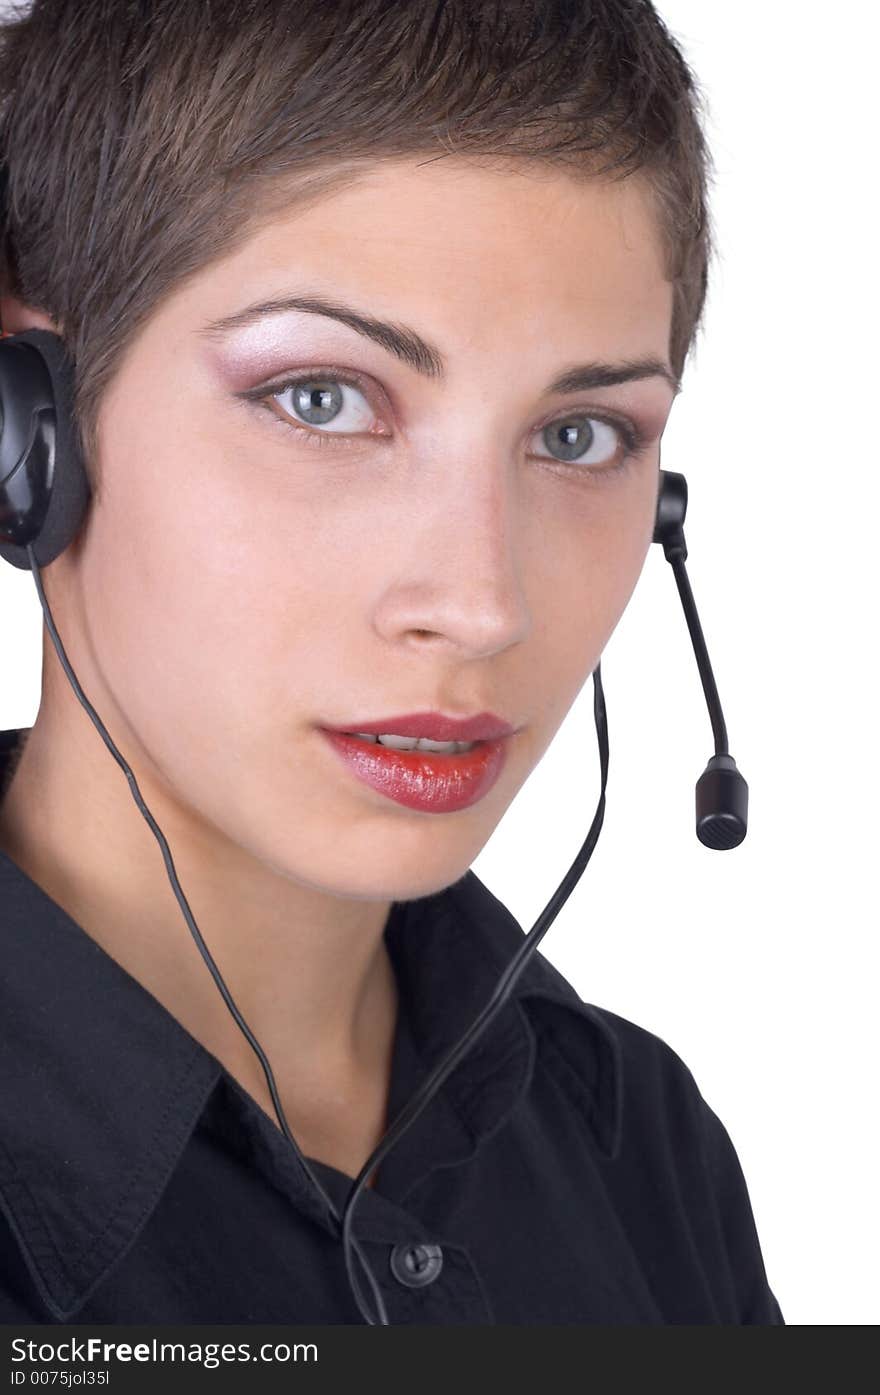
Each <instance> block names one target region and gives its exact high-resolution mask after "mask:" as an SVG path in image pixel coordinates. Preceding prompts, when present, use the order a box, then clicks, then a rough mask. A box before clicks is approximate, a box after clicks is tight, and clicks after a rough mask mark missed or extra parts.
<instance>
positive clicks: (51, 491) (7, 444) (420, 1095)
mask: <svg viewBox="0 0 880 1395" xmlns="http://www.w3.org/2000/svg"><path fill="white" fill-rule="evenodd" d="M6 173H7V172H6V168H5V167H4V166H2V165H0V227H2V226H5V223H4V222H3V221H2V204H3V193H4V185H5V178H6ZM73 391H74V364H73V361H72V359H71V357H70V355H69V354H68V351H67V349H66V346H65V344H64V341H63V340H62V338H61V337H60V336H58V335H56V334H54V333H52V332H50V331H48V330H42V329H32V330H26V331H25V332H23V333H20V334H3V333H2V331H0V557H2V558H4V559H5V560H6V561H7V562H11V563H12V565H13V566H14V567H20V568H22V569H28V568H29V569H30V571H31V572H32V574H33V578H34V583H35V585H36V588H37V595H38V596H39V600H40V605H41V606H42V609H43V615H44V618H45V623H46V627H47V629H48V631H49V634H50V636H51V638H52V642H53V644H54V646H55V650H56V652H57V654H58V658H59V661H60V663H61V666H62V668H63V669H64V672H65V673H66V674H67V677H68V678H69V680H70V683H71V685H72V687H73V690H74V692H75V693H76V696H77V698H78V699H79V701H80V703H81V704H82V706H83V707H84V708H85V709H86V711H87V713H88V715H89V716H90V717H91V719H92V721H93V722H94V724H95V726H96V727H97V729H98V732H99V733H100V735H101V737H102V739H103V741H104V744H105V745H106V746H107V748H108V750H109V751H110V754H111V755H112V756H113V758H114V760H115V761H116V762H117V764H118V765H119V766H120V768H121V769H122V771H123V772H124V774H125V776H126V778H127V780H128V783H129V786H130V788H131V793H132V797H133V799H134V801H135V803H136V804H137V806H138V808H139V809H140V811H141V813H142V815H143V817H144V818H145V820H146V822H147V823H148V825H149V827H150V828H151V829H152V831H153V833H154V835H155V837H156V839H157V841H158V843H159V846H160V848H161V850H162V855H163V858H164V860H165V868H166V871H167V874H168V878H169V880H170V882H171V886H172V889H173V891H174V894H175V896H176V897H177V901H178V904H179V905H180V909H181V911H182V912H183V916H184V919H185V920H186V923H187V925H188V927H189V930H190V932H191V934H192V936H193V938H194V939H195V942H196V945H197V946H198V949H199V952H200V953H201V955H202V958H203V959H204V960H205V963H206V964H207V966H208V968H209V970H210V971H211V974H212V976H213V978H214V981H215V982H216V984H217V987H218V989H219V991H220V993H221V994H222V996H223V998H224V1001H225V1002H226V1005H227V1007H228V1008H229V1011H230V1012H231V1014H232V1016H233V1018H234V1019H235V1021H236V1023H237V1024H238V1026H239V1027H240V1029H241V1031H242V1032H243V1033H244V1036H245V1037H246V1039H247V1041H248V1042H249V1043H250V1045H251V1046H252V1047H253V1049H254V1051H255V1052H256V1054H257V1057H258V1059H259V1061H260V1064H261V1066H262V1068H263V1071H264V1073H265V1076H266V1081H267V1083H268V1086H269V1091H270V1093H271V1096H272V1101H273V1104H274V1106H275V1111H276V1113H277V1115H278V1122H279V1124H280V1126H281V1130H282V1132H283V1134H284V1136H285V1137H286V1138H287V1140H288V1142H289V1143H290V1145H291V1147H292V1148H293V1150H294V1153H295V1154H296V1156H297V1157H298V1159H299V1161H300V1163H301V1164H302V1167H303V1168H304V1170H305V1172H306V1174H307V1175H308V1177H309V1178H310V1180H311V1182H312V1184H313V1186H314V1187H315V1189H316V1191H317V1192H318V1193H319V1195H320V1197H321V1199H322V1201H323V1202H324V1204H325V1205H326V1207H327V1209H328V1211H329V1212H330V1214H331V1216H332V1217H333V1220H334V1221H335V1222H336V1224H337V1226H338V1228H339V1233H338V1238H340V1239H341V1242H342V1246H343V1254H344V1259H345V1267H346V1273H347V1276H348V1282H349V1285H350V1287H351V1291H352V1294H353V1296H354V1299H355V1302H356V1303H357V1307H358V1310H359V1311H360V1313H361V1316H362V1317H363V1319H364V1321H365V1322H366V1323H369V1324H370V1325H381V1326H389V1325H390V1324H389V1319H388V1315H387V1311H386V1308H385V1304H384V1301H383V1298H382V1293H381V1290H380V1287H379V1284H378V1282H377V1280H376V1278H375V1276H374V1274H373V1272H372V1270H371V1269H370V1266H369V1264H368V1263H367V1260H366V1257H365V1255H364V1253H363V1250H362V1248H361V1246H360V1244H359V1243H358V1240H357V1238H356V1236H355V1235H354V1234H353V1231H352V1225H353V1215H354V1208H355V1205H356V1202H357V1199H358V1196H359V1194H360V1191H361V1189H362V1188H363V1186H364V1183H365V1182H366V1180H367V1179H368V1178H369V1177H370V1176H371V1174H372V1173H373V1172H374V1171H375V1169H376V1167H377V1166H378V1164H379V1163H380V1162H381V1160H382V1159H383V1158H384V1157H385V1156H386V1155H387V1154H388V1152H389V1151H390V1150H391V1148H393V1146H394V1144H395V1143H396V1142H397V1140H398V1139H399V1138H400V1137H401V1136H402V1135H403V1134H404V1133H405V1132H406V1130H407V1129H408V1128H409V1127H410V1126H411V1125H412V1124H413V1123H414V1122H415V1120H416V1119H417V1118H418V1117H419V1115H420V1114H421V1113H422V1111H423V1110H424V1109H425V1107H426V1106H427V1105H428V1103H429V1102H430V1101H431V1099H433V1097H434V1095H435V1094H436V1093H437V1091H438V1090H439V1088H440V1086H441V1085H442V1084H443V1081H444V1080H445V1079H446V1077H447V1076H448V1075H449V1074H450V1072H451V1071H452V1070H454V1068H455V1067H456V1066H457V1065H458V1063H459V1062H460V1061H461V1060H462V1058H463V1057H464V1056H465V1055H466V1054H467V1052H468V1051H469V1050H470V1049H471V1048H472V1047H473V1046H474V1045H475V1043H476V1042H477V1041H478V1040H479V1038H480V1036H481V1035H482V1034H483V1032H484V1031H485V1030H486V1028H487V1027H488V1026H489V1024H490V1022H491V1021H492V1020H493V1018H494V1017H495V1015H496V1014H497V1013H498V1012H499V1011H500V1009H501V1007H502V1006H503V1004H504V1003H505V1002H506V1001H507V999H508V997H509V995H510V993H511V990H512V989H513V986H514V984H515V983H516V981H517V979H518V978H519V976H520V974H521V973H522V971H523V969H524V968H525V966H526V964H527V962H528V960H529V958H530V957H531V956H532V955H533V954H534V952H535V950H536V949H537V948H538V945H539V944H540V942H541V940H542V939H543V937H544V935H545V934H546V932H547V930H548V929H549V928H550V926H551V925H552V924H553V922H554V920H555V919H556V917H557V915H558V914H559V912H560V910H561V909H562V907H563V906H564V905H565V902H566V901H567V900H568V898H569V896H570V895H571V893H572V891H573V890H574V888H575V886H576V885H577V883H578V881H579V880H580V877H581V874H582V873H583V871H584V868H585V867H586V865H587V863H588V862H589V860H590V858H591V856H592V854H593V849H594V848H595V846H596V842H597V840H598V837H599V832H600V830H601V828H602V824H603V822H604V819H605V786H606V783H607V779H608V724H607V719H606V714H605V697H604V692H603V689H602V676H601V664H598V663H597V665H596V667H595V669H594V670H593V717H594V721H595V726H596V735H597V739H598V743H599V758H600V769H601V776H602V784H601V791H600V795H599V801H598V804H597V806H596V812H595V814H594V815H593V822H592V824H591V825H590V831H589V833H588V834H587V837H586V840H585V841H584V843H583V845H582V847H581V849H580V851H579V852H578V854H577V856H576V857H575V859H574V861H573V862H572V864H571V866H570V868H569V869H568V871H567V872H566V874H565V876H564V877H563V879H562V881H561V882H560V884H559V886H558V887H557V889H556V891H555V892H554V894H553V896H552V897H551V899H550V900H549V901H548V902H547V905H546V906H545V907H544V910H543V911H542V912H541V914H540V915H539V917H538V919H537V920H536V921H535V924H534V925H533V926H532V928H531V930H530V931H529V933H528V934H527V935H526V936H525V937H524V939H523V942H522V944H521V945H520V946H519V948H518V949H517V951H516V953H515V954H514V955H513V957H512V959H511V961H510V963H509V964H508V966H507V968H506V969H505V970H504V972H503V973H502V974H501V976H500V978H499V980H498V982H497V984H496V986H495V988H494V990H493V992H492V994H491V996H490V997H489V1000H488V1001H487V1003H486V1004H485V1006H484V1007H483V1008H482V1010H481V1011H480V1012H479V1014H478V1015H477V1017H476V1018H475V1020H474V1021H473V1022H472V1023H471V1025H470V1026H469V1027H468V1029H467V1030H466V1031H465V1032H464V1033H463V1035H462V1036H461V1038H460V1039H459V1041H458V1042H457V1043H456V1044H455V1046H454V1047H452V1049H451V1050H450V1051H448V1052H447V1054H446V1055H445V1056H444V1058H443V1059H442V1060H441V1061H440V1062H439V1064H438V1065H437V1066H436V1067H435V1068H434V1070H433V1071H432V1072H431V1073H430V1075H429V1076H428V1077H427V1079H426V1080H425V1081H424V1082H423V1084H422V1085H421V1086H420V1088H419V1089H418V1090H417V1091H416V1092H415V1094H414V1095H413V1096H412V1098H411V1099H410V1100H409V1101H408V1102H407V1104H406V1105H405V1106H404V1107H403V1108H402V1109H401V1110H400V1112H399V1114H398V1115H397V1117H396V1118H395V1119H394V1121H393V1122H392V1124H391V1126H390V1127H389V1128H388V1130H387V1132H386V1133H385V1134H384V1135H383V1137H382V1139H381V1140H380V1142H379V1143H378V1144H377V1146H376V1147H375V1148H374V1150H373V1152H372V1153H371V1154H370V1156H369V1158H368V1159H367V1161H366V1162H365V1163H364V1165H363V1167H362V1168H361V1170H360V1172H359V1173H358V1175H357V1177H356V1178H355V1180H354V1182H353V1185H352V1187H351V1188H350V1190H349V1194H348V1197H347V1199H346V1202H345V1205H344V1207H343V1209H342V1212H341V1213H340V1211H339V1210H338V1208H337V1207H336V1205H335V1203H334V1202H333V1200H332V1199H331V1197H330V1196H329V1195H328V1194H327V1192H326V1191H325V1189H324V1187H323V1186H322V1184H321V1182H320V1181H319V1179H318V1178H317V1177H316V1176H315V1174H314V1172H313V1171H312V1169H311V1168H310V1167H309V1165H308V1162H307V1161H306V1159H305V1157H304V1156H303V1154H302V1153H301V1152H300V1149H299V1147H298V1146H297V1143H296V1140H295V1138H294V1137H293V1135H292V1133H291V1131H290V1128H289V1126H288V1123H287V1119H286V1117H285V1114H284V1110H283V1108H282V1106H281V1101H280V1099H279V1097H278V1091H277V1088H276V1085H275V1077H274V1075H273V1073H272V1068H271V1066H270V1064H269V1061H268V1059H267V1057H266V1055H265V1052H264V1051H263V1049H262V1047H261V1046H260V1044H259V1042H258V1041H257V1039H256V1037H255V1036H254V1034H253V1032H252V1031H251V1030H250V1028H249V1027H248V1025H247V1023H246V1022H245V1021H244V1019H243V1018H242V1015H241V1013H240V1012H239V1010H238V1008H237V1006H236V1004H235V1002H234V1000H233V998H232V995H231V994H230V992H229V989H228V987H227V986H226V983H225V982H224V980H223V978H222V976H221V974H220V971H219V969H218V968H217V965H216V964H215V963H214V960H213V958H212V957H211V954H210V951H209V950H208V947H207V945H206V944H205V942H204V940H203V939H202V935H201V932H200V931H199V928H198V926H197V925H196V923H195V920H194V919H193V915H192V912H191V910H190V908H189V905H188V903H187V900H186V898H185V896H184V894H183V891H182V890H181V887H180V883H179V882H178V879H177V873H176V871H175V868H174V862H173V859H172V857H171V852H170V849H169V847H168V843H167V842H166V839H165V836H164V834H163V833H162V830H161V829H160V828H159V826H158V824H157V823H156V820H155V819H154V818H153V815H152V814H151V812H150V810H149V809H148V808H147V806H146V804H145V803H144V800H143V798H142V796H141V792H140V789H139V788H138V784H137V781H136V780H135V777H134V774H133V773H132V771H131V768H130V766H129V765H128V763H127V762H126V760H125V758H124V757H123V756H122V755H121V754H120V752H119V751H118V749H117V748H116V746H115V744H114V742H113V740H112V738H111V737H110V735H109V733H108V731H107V729H106V727H105V726H104V724H103V722H102V721H101V718H100V717H99V716H98V714H97V712H96V711H95V709H94V707H93V706H92V704H91V703H90V702H89V700H88V698H87V697H86V695H85V693H84V692H83V690H82V688H81V687H80V684H79V681H78V679H77V677H76V675H75V673H74V672H73V669H72V668H71V666H70V663H69V661H68V658H67V654H66V653H65V650H64V646H63V644H62V643H61V639H60V638H59V635H58V631H57V630H56V628H55V623H54V620H53V618H52V614H51V611H50V609H49V605H48V603H47V601H46V596H45V593H44V590H43V584H42V579H41V574H40V568H41V567H45V566H48V565H49V563H50V562H52V561H54V560H55V558H56V557H58V556H59V555H60V554H61V553H62V552H63V551H64V550H65V548H67V547H68V546H69V545H70V544H71V543H72V542H73V540H74V538H75V537H76V536H77V533H78V532H79V530H80V527H81V526H82V524H83V522H84V520H85V516H86V512H87V509H88V505H89V500H90V498H91V486H90V484H89V480H88V477H87V475H86V471H85V466H84V463H83V456H82V446H81V441H80V437H79V432H78V428H77V424H76V420H75V415H74V398H73ZM687 499H688V493H687V481H686V479H685V477H684V475H681V474H676V473H674V472H673V471H669V470H660V472H659V485H658V493H657V512H656V518H655V525H654V534H653V538H652V541H653V542H655V543H662V545H663V552H664V555H665V557H666V560H667V562H669V563H670V565H671V567H672V570H673V573H674V575H675V580H676V583H677V585H678V592H679V596H680V598H681V603H682V606H683V608H684V613H685V619H686V620H687V625H688V630H689V632H690V636H691V642H692V644H693V649H694V654H695V656H696V661H697V668H698V670H699V674H700V679H701V682H702V685H703V693H704V695H705V699H706V703H707V706H708V709H709V716H710V719H711V722H712V734H713V738H714V742H715V754H714V755H713V756H712V757H710V759H709V762H708V764H707V766H706V769H705V770H704V771H703V773H702V775H701V776H700V778H699V780H698V781H697V783H696V834H697V837H698V839H699V840H700V842H701V843H702V844H703V845H704V846H705V847H707V848H711V849H714V850H716V851H726V850H728V849H730V848H735V847H737V846H738V844H740V843H741V842H742V840H743V839H744V838H745V836H746V827H747V815H748V785H747V783H746V781H745V779H744V778H743V776H742V774H741V773H740V771H738V770H737V767H736V761H735V760H734V759H733V756H731V754H730V752H729V750H728V744H727V728H726V726H725V722H724V716H723V714H722V711H721V703H720V701H719V698H718V690H717V688H716V686H715V679H714V676H713V673H712V667H711V664H710V662H709V655H708V653H707V651H706V643H705V640H704V638H703V632H702V629H701V627H700V621H699V619H698V616H697V610H696V606H695V604H694V599H693V595H692V593H691V588H690V582H689V580H688V576H687V572H686V571H685V561H686V559H687V546H686V544H685V538H684V519H685V514H686V512H687ZM352 1255H355V1256H356V1257H357V1259H358V1261H359V1263H360V1265H361V1267H362V1269H363V1271H364V1274H365V1276H366V1279H367V1282H368V1284H369V1286H370V1290H371V1293H372V1297H373V1301H374V1304H375V1314H374V1312H372V1311H371V1310H370V1307H369V1305H368V1304H367V1303H366V1302H365V1299H364V1293H363V1290H362V1288H361V1285H360V1281H359V1279H358V1276H357V1273H356V1271H355V1267H354V1263H353V1259H352Z"/></svg>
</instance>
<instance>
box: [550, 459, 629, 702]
mask: <svg viewBox="0 0 880 1395" xmlns="http://www.w3.org/2000/svg"><path fill="white" fill-rule="evenodd" d="M653 490H654V482H653V479H652V477H650V476H649V475H648V474H645V475H644V476H642V477H634V478H633V479H632V480H631V481H630V482H628V483H627V485H626V487H625V488H617V486H614V493H612V492H611V490H609V491H608V494H607V495H606V497H604V498H601V499H594V500H593V501H592V502H591V501H590V499H589V498H587V497H585V496H580V497H578V496H574V492H573V491H572V496H573V498H572V502H571V504H570V507H569V508H568V509H566V510H564V511H562V512H559V511H558V510H557V511H556V513H555V516H554V517H546V518H544V519H543V521H542V522H543V526H542V527H541V528H540V530H536V531H535V533H534V535H533V538H532V542H531V546H530V550H529V554H528V567H529V574H530V578H531V580H530V585H529V599H530V610H531V613H532V616H533V621H534V624H533V629H532V633H531V636H530V641H529V644H530V653H529V656H528V664H529V671H530V673H531V674H532V675H533V678H532V681H533V682H535V683H536V684H539V686H540V688H541V690H542V693H544V694H546V701H545V703H544V704H542V706H543V710H544V712H545V715H546V716H547V717H548V720H549V722H550V725H551V726H552V727H554V729H555V726H554V724H555V725H558V723H559V722H561V721H562V719H563V717H564V716H565V714H566V712H567V711H568V709H569V708H570V706H571V704H572V702H573V701H574V699H575V697H576V696H577V695H578V693H579V692H580V690H581V688H582V687H583V685H584V683H585V682H587V680H588V679H589V677H590V675H591V674H592V672H593V669H594V668H595V667H596V664H597V663H598V661H599V660H600V659H601V657H602V653H603V651H604V649H605V646H606V644H607V643H608V640H609V639H610V637H611V635H612V633H613V632H614V629H615V628H616V626H617V624H618V622H619V620H620V618H621V616H622V614H623V612H624V610H625V609H626V606H627V604H628V602H629V599H630V597H631V595H632V593H633V590H634V589H635V586H636V583H637V582H638V579H639V576H640V574H641V570H642V567H643V565H644V561H645V557H646V555H647V551H648V548H649V546H650V542H651V536H652V534H653V522H654V503H653Z"/></svg>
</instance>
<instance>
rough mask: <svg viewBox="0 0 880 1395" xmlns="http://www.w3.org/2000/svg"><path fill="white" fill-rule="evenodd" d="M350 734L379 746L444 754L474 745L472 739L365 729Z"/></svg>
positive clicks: (450, 753)
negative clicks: (375, 732)
mask: <svg viewBox="0 0 880 1395" xmlns="http://www.w3.org/2000/svg"><path fill="white" fill-rule="evenodd" d="M351 734H352V736H358V737H360V739H361V740H362V741H373V742H378V743H379V744H380V745H381V746H390V747H391V748H392V749H393V750H395V751H415V750H419V751H440V752H442V753H444V754H445V755H450V756H451V755H457V754H458V752H459V751H470V750H471V748H472V747H473V746H474V745H476V742H474V741H432V740H431V739H430V737H427V736H419V737H415V736H393V735H388V736H386V735H385V733H384V732H383V734H382V735H381V736H372V735H371V734H370V733H369V732H366V731H353V732H352V733H351Z"/></svg>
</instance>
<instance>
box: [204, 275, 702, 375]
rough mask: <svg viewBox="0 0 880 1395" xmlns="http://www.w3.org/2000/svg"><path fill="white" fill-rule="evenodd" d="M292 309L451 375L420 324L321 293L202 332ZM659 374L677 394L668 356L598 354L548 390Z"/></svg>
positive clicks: (215, 323) (209, 335)
mask: <svg viewBox="0 0 880 1395" xmlns="http://www.w3.org/2000/svg"><path fill="white" fill-rule="evenodd" d="M290 310H300V311H305V312H306V313H307V314H310V315H325V316H328V317H329V318H330V319H333V320H339V321H340V322H341V323H342V324H344V325H348V326H349V328H350V329H354V330H356V331H357V333H358V334H363V335H364V336H365V337H366V338H367V339H372V340H373V341H374V343H376V344H378V345H380V347H381V348H383V349H387V350H388V352H389V353H392V354H394V355H395V357H396V358H398V359H400V360H401V362H403V363H405V364H407V366H408V367H410V368H413V369H415V371H416V372H417V373H421V374H422V375H423V376H424V377H426V378H438V379H441V380H442V379H443V377H444V376H445V372H446V360H445V359H444V356H443V354H442V353H441V352H440V350H439V349H438V348H437V347H436V345H434V344H431V343H430V342H429V341H428V340H427V339H423V338H422V336H421V335H420V334H417V333H416V331H415V330H414V329H411V328H409V326H407V325H401V324H394V323H393V322H392V321H390V320H379V319H376V318H375V317H374V316H372V315H368V314H366V313H365V312H364V311H361V310H356V309H355V308H354V307H353V306H351V305H343V304H341V303H340V302H339V301H334V300H329V299H327V298H326V297H324V296H320V295H314V294H305V295H286V296H280V297H277V298H275V299H272V300H263V301H258V302H257V303H256V304H254V305H246V306H245V307H244V308H243V309H241V310H236V311H234V313H233V314H231V315H224V316H222V317H221V318H220V319H218V320H209V321H208V322H207V324H205V325H203V326H201V327H200V328H199V329H198V330H197V333H198V335H199V336H200V337H202V338H205V339H208V340H211V341H216V340H217V339H220V338H222V336H223V335H225V334H228V333H230V331H232V330H234V329H244V328H246V327H247V326H249V325H253V324H256V323H257V322H258V321H260V320H262V319H264V318H265V317H266V316H269V315H281V314H284V313H285V312H287V311H290ZM653 377H660V378H664V379H665V380H666V382H667V383H668V384H669V386H670V387H671V388H672V390H673V392H674V393H675V394H676V395H677V394H678V393H679V392H680V391H681V381H680V379H678V378H677V377H676V376H675V374H674V373H673V372H672V369H671V368H670V367H669V365H668V364H666V363H664V362H663V361H662V359H659V358H655V357H652V356H650V355H649V356H645V357H642V358H638V359H627V360H626V361H625V362H620V363H603V362H597V361H595V360H594V361H591V362H589V363H578V364H573V365H572V366H571V367H569V368H566V369H565V370H564V372H562V373H560V374H559V375H558V376H557V377H556V378H554V379H553V380H552V382H550V383H548V384H547V388H546V391H547V392H549V393H563V392H583V391H585V390H589V389H591V388H603V387H615V386H616V385H617V384H618V383H629V382H633V381H635V380H636V379H639V378H653Z"/></svg>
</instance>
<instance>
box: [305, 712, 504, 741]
mask: <svg viewBox="0 0 880 1395" xmlns="http://www.w3.org/2000/svg"><path fill="white" fill-rule="evenodd" d="M327 730H328V731H342V732H351V733H353V732H358V731H361V732H364V733H365V734H367V735H369V736H383V735H384V736H426V737H433V738H434V739H435V740H436V741H494V740H495V739H496V738H498V737H502V736H510V735H511V733H512V732H513V731H514V730H515V728H514V727H513V726H511V724H510V722H505V721H504V719H503V718H502V717H496V715H495V713H494V712H477V713H476V714H475V715H474V716H473V717H447V716H446V715H445V713H443V712H407V713H405V714H404V715H402V716H397V717H380V718H379V720H378V721H377V722H371V721H368V720H366V719H365V720H364V721H355V722H346V724H345V726H331V727H327Z"/></svg>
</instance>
